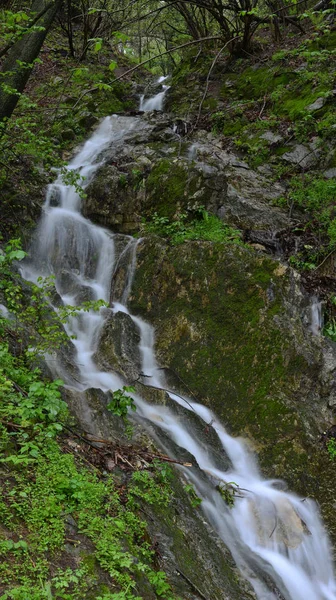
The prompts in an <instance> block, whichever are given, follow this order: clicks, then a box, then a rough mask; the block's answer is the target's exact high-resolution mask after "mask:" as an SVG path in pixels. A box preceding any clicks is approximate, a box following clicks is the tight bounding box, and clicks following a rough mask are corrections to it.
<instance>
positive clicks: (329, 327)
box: [323, 318, 336, 342]
mask: <svg viewBox="0 0 336 600" xmlns="http://www.w3.org/2000/svg"><path fill="white" fill-rule="evenodd" d="M323 334H324V335H326V336H327V337H328V338H330V339H331V340H332V341H333V342H336V319H335V318H332V319H330V320H329V321H328V322H327V323H326V325H325V326H324V328H323Z"/></svg>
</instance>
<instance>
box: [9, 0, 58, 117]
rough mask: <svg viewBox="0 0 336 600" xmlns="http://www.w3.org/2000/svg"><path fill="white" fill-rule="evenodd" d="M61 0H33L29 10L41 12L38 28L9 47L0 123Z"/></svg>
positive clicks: (14, 100) (21, 86) (13, 103)
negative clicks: (39, 29) (39, 28)
mask: <svg viewBox="0 0 336 600" xmlns="http://www.w3.org/2000/svg"><path fill="white" fill-rule="evenodd" d="M60 5H61V0H52V1H48V0H33V3H32V8H31V10H32V12H33V13H36V14H39V13H40V12H42V11H44V9H46V10H45V12H43V14H42V16H41V18H40V19H39V20H38V21H37V23H35V26H38V27H43V29H42V30H41V31H29V30H28V31H27V33H25V34H24V35H23V36H22V38H21V39H20V40H18V41H17V42H16V43H15V44H14V45H13V46H12V47H11V49H10V50H9V52H8V54H7V57H6V58H5V60H4V63H3V65H2V69H1V73H2V76H1V80H0V81H1V84H0V122H1V121H3V120H4V119H9V118H10V117H11V115H12V112H13V110H14V109H15V107H16V105H17V103H18V100H19V97H20V94H21V93H22V92H23V90H24V88H25V86H26V83H27V81H28V79H29V76H30V74H31V72H32V69H33V63H34V60H35V59H36V58H37V57H38V55H39V52H40V50H41V47H42V44H43V42H44V40H45V37H46V35H47V33H48V30H49V28H50V26H51V24H52V22H53V20H54V17H55V15H56V12H57V10H58V8H59V7H60Z"/></svg>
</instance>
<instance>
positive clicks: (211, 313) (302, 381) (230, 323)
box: [130, 238, 336, 533]
mask: <svg viewBox="0 0 336 600" xmlns="http://www.w3.org/2000/svg"><path fill="white" fill-rule="evenodd" d="M295 289H296V284H295V279H294V280H293V275H292V273H291V271H290V270H289V269H286V268H285V267H282V266H281V265H279V263H278V262H276V261H274V260H271V259H269V258H267V257H260V256H257V255H255V254H254V253H253V252H251V251H250V250H248V249H246V248H242V247H234V246H228V245H225V244H220V243H218V244H211V243H206V242H202V243H201V242H194V243H186V244H184V245H183V246H179V247H178V248H169V247H168V246H165V245H164V244H163V243H162V242H160V241H158V240H155V239H154V238H153V239H147V240H145V241H143V242H142V243H140V245H139V253H138V268H137V272H136V276H135V281H134V285H133V292H132V296H131V299H130V307H131V310H132V311H133V312H135V313H138V314H141V315H142V316H143V317H144V318H146V319H147V320H149V321H150V322H152V323H153V324H154V325H155V326H156V329H157V344H156V345H157V353H158V357H159V360H160V363H161V364H162V365H163V366H165V367H169V368H170V369H172V370H173V371H175V372H177V373H178V374H179V376H180V377H181V379H182V380H183V381H184V382H185V383H186V385H187V386H188V388H189V389H191V390H192V391H193V393H194V394H195V395H196V397H197V398H198V399H199V401H200V402H202V403H204V404H206V405H207V406H209V407H210V408H211V409H213V410H214V411H215V412H216V413H217V414H218V415H219V417H220V418H221V420H222V421H223V423H224V425H225V426H226V427H227V428H228V430H229V431H230V432H231V433H232V434H234V435H244V436H247V437H249V438H250V439H251V440H252V442H253V445H254V447H255V449H256V451H257V452H258V454H259V458H260V461H261V465H262V467H263V469H264V471H265V474H267V475H268V476H271V477H281V478H284V479H286V480H287V481H288V482H289V484H290V486H291V488H293V489H294V490H295V491H296V492H298V493H300V494H302V495H312V496H313V497H315V498H317V499H318V501H319V502H320V503H321V505H322V511H323V512H324V514H325V516H326V518H327V519H328V524H329V527H330V530H331V531H332V532H333V533H335V532H336V523H335V520H334V518H333V515H332V512H333V511H332V510H331V507H332V505H333V497H334V490H333V484H332V482H333V481H334V469H333V466H332V465H331V463H330V461H329V459H328V456H327V453H326V451H325V449H323V448H322V446H321V445H320V444H319V443H318V438H319V433H320V432H321V431H322V430H323V427H325V419H326V415H327V412H328V411H327V397H328V385H329V384H326V382H325V381H324V382H322V376H321V371H322V367H323V365H322V353H321V346H320V345H319V344H318V343H317V341H316V340H315V339H314V338H313V337H312V335H311V334H310V333H309V332H308V331H306V330H305V329H304V327H303V325H302V322H301V318H300V307H296V308H295V309H294V308H293V306H295V303H296V304H297V302H300V294H299V293H298V292H295V291H293V290H295ZM296 294H298V295H296ZM301 300H302V299H301ZM182 388H183V386H182ZM179 391H180V392H183V391H184V392H185V391H186V390H183V389H181V388H180V389H179ZM328 418H330V419H331V418H332V417H331V415H329V417H328ZM321 469H323V473H324V474H325V475H324V477H323V481H321Z"/></svg>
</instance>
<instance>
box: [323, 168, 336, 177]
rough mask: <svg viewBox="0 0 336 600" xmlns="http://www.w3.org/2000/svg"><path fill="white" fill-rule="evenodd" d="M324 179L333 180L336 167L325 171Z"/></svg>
mask: <svg viewBox="0 0 336 600" xmlns="http://www.w3.org/2000/svg"><path fill="white" fill-rule="evenodd" d="M323 175H324V177H325V178H326V179H334V178H336V167H332V168H331V169H327V170H326V171H324V173H323Z"/></svg>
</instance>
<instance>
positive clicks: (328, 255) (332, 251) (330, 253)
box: [315, 249, 336, 271]
mask: <svg viewBox="0 0 336 600" xmlns="http://www.w3.org/2000/svg"><path fill="white" fill-rule="evenodd" d="M334 252H336V250H335V249H334V250H331V252H329V254H327V256H326V257H325V258H324V259H323V260H322V262H321V263H320V264H319V265H317V267H315V271H317V269H319V268H320V267H322V265H324V263H325V261H326V260H327V259H328V258H329V257H330V256H331V255H332V254H334Z"/></svg>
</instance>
